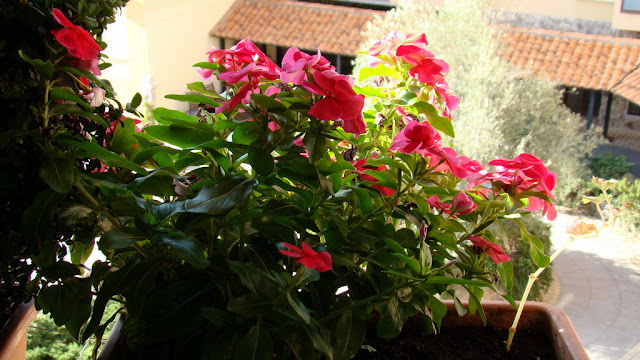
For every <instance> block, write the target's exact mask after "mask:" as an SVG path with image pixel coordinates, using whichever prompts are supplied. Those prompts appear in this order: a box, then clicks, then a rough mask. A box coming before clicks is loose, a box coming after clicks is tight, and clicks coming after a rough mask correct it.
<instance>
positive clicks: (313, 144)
mask: <svg viewBox="0 0 640 360" xmlns="http://www.w3.org/2000/svg"><path fill="white" fill-rule="evenodd" d="M302 143H303V144H304V147H305V149H307V152H308V153H309V161H310V162H312V163H315V162H317V161H319V160H320V159H322V157H323V156H324V154H325V153H326V152H327V138H326V137H325V136H324V135H323V134H322V133H321V132H315V131H311V130H310V131H307V133H306V134H305V135H304V139H302Z"/></svg>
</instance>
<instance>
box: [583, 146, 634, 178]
mask: <svg viewBox="0 0 640 360" xmlns="http://www.w3.org/2000/svg"><path fill="white" fill-rule="evenodd" d="M589 169H591V173H592V174H593V176H597V177H599V178H603V179H622V177H623V176H624V175H625V174H627V173H630V172H631V170H632V169H633V163H631V162H629V161H627V157H626V156H624V155H620V156H614V155H613V153H612V152H611V151H605V152H603V153H601V154H595V155H593V156H592V157H590V158H589Z"/></svg>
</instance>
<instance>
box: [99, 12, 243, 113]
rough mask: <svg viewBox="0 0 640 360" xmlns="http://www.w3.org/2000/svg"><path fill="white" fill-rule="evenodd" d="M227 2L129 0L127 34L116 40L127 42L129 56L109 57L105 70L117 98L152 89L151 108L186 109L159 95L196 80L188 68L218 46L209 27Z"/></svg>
mask: <svg viewBox="0 0 640 360" xmlns="http://www.w3.org/2000/svg"><path fill="white" fill-rule="evenodd" d="M231 4H233V1H232V0H188V1H176V0H131V1H130V2H129V4H128V5H127V7H126V9H125V14H124V15H125V16H124V21H125V22H126V33H125V34H122V32H121V33H120V34H119V35H120V37H121V38H120V39H119V40H118V41H126V42H127V43H128V45H129V46H128V49H129V51H128V58H124V59H122V58H118V56H120V55H121V54H115V55H118V56H110V57H111V58H110V62H112V63H113V64H114V66H113V69H108V70H107V71H105V72H104V77H105V78H107V79H110V80H111V81H112V83H113V85H114V88H115V89H116V91H117V92H118V97H119V99H120V100H121V101H123V102H127V101H130V99H131V97H132V96H133V94H135V93H136V92H140V93H141V94H144V93H145V92H146V93H147V94H149V93H150V92H151V95H152V96H151V99H150V100H151V102H152V105H153V106H164V107H169V108H174V109H179V110H186V109H187V108H188V106H187V105H186V104H183V103H180V102H177V101H173V100H168V99H165V98H164V95H167V94H184V92H185V89H186V88H185V84H186V83H189V82H193V81H198V80H200V77H199V75H198V73H197V72H196V70H195V68H193V67H192V66H193V64H195V63H197V62H200V61H204V60H205V59H206V56H205V53H206V52H207V51H208V50H209V49H210V48H211V46H213V45H217V44H215V43H214V39H213V38H212V37H210V36H209V31H210V30H211V28H213V26H214V24H215V23H216V22H217V21H218V20H219V19H220V18H221V17H222V15H224V13H225V12H226V11H227V9H228V8H229V7H230V6H231ZM107 31H110V29H108V30H107ZM107 54H109V51H108V49H107ZM116 65H117V66H116ZM151 82H152V84H151ZM151 85H153V89H152V91H151Z"/></svg>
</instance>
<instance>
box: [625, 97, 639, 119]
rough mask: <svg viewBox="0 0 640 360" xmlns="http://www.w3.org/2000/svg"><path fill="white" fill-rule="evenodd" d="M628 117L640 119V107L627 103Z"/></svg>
mask: <svg viewBox="0 0 640 360" xmlns="http://www.w3.org/2000/svg"><path fill="white" fill-rule="evenodd" d="M627 115H628V116H633V117H639V118H640V105H638V104H634V103H632V102H631V101H629V102H628V103H627Z"/></svg>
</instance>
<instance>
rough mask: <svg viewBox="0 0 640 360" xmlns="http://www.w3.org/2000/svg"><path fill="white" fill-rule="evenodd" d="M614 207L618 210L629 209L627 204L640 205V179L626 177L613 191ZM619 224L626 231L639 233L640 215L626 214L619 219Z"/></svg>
mask: <svg viewBox="0 0 640 360" xmlns="http://www.w3.org/2000/svg"><path fill="white" fill-rule="evenodd" d="M611 192H612V194H613V199H612V201H611V203H612V205H613V206H614V207H615V208H618V209H625V208H627V204H635V205H636V206H637V205H638V204H640V179H633V178H627V177H624V178H622V180H620V181H619V182H618V183H617V184H616V185H615V186H614V187H613V189H612V191H611ZM618 221H619V222H618V224H619V225H620V226H622V227H623V228H624V229H627V230H630V231H633V232H639V231H640V215H639V214H637V213H626V214H622V215H620V216H619V217H618Z"/></svg>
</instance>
